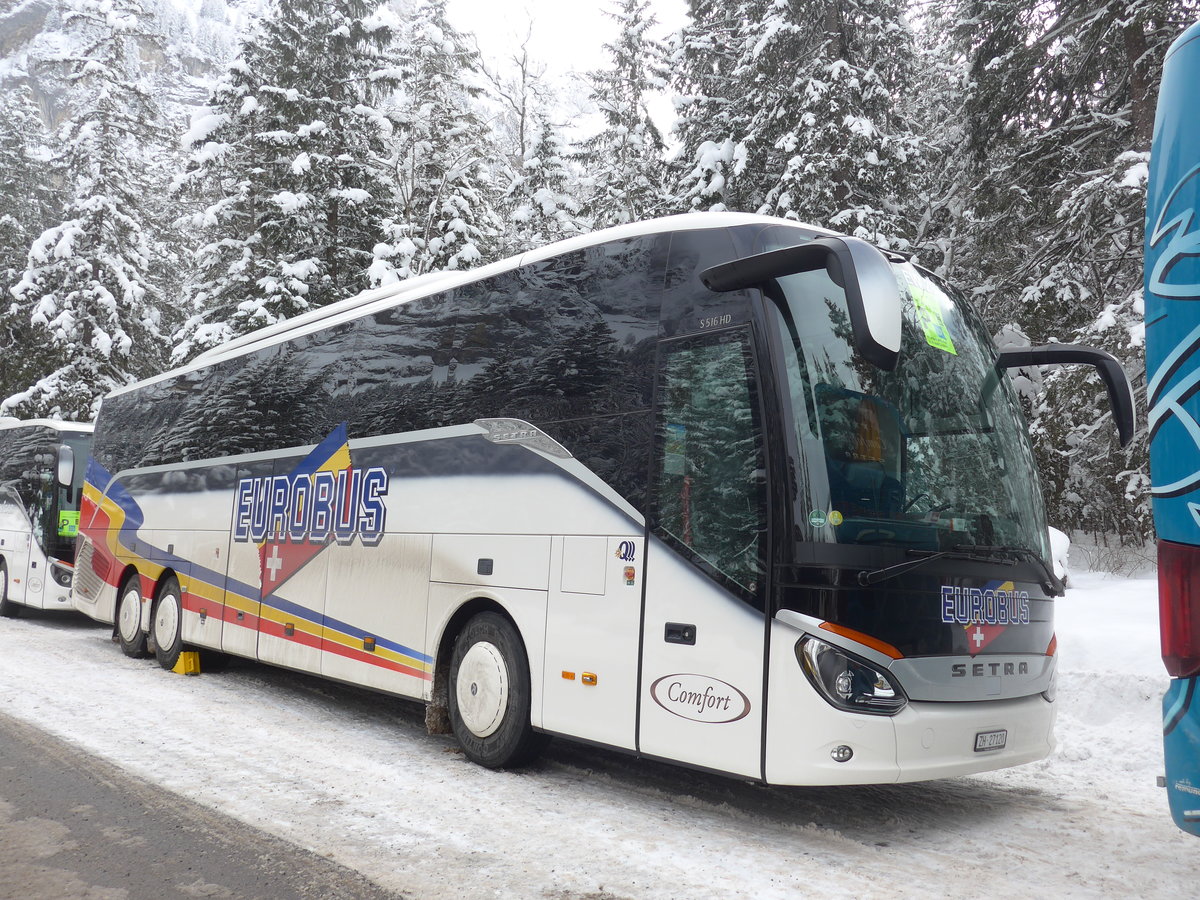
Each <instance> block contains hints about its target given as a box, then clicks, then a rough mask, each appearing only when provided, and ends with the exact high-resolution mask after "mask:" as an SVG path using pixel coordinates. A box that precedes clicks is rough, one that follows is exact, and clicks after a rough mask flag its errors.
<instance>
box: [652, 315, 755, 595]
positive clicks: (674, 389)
mask: <svg viewBox="0 0 1200 900" xmlns="http://www.w3.org/2000/svg"><path fill="white" fill-rule="evenodd" d="M660 353H661V357H660V359H661V369H660V372H661V375H660V379H661V380H660V383H659V392H658V411H657V417H656V424H657V432H658V433H657V438H656V442H655V447H656V453H655V466H654V480H655V491H654V498H655V507H656V509H655V513H656V515H655V516H654V518H653V521H654V530H655V532H656V533H657V534H658V536H659V537H661V538H663V539H664V540H665V541H667V543H668V544H670V545H671V546H672V547H674V548H675V549H678V550H681V551H682V552H683V553H684V554H685V555H687V556H689V557H691V558H692V559H693V561H695V562H697V563H698V564H699V565H700V567H701V568H702V569H704V570H705V571H707V572H708V573H709V574H710V575H713V576H714V577H715V578H716V579H717V580H718V581H720V582H721V583H722V584H724V585H725V586H726V587H729V588H730V589H731V590H734V591H735V592H736V593H738V594H740V595H741V596H742V597H743V598H744V599H746V600H748V601H750V602H752V603H753V604H755V605H756V606H760V607H761V605H762V581H763V579H762V572H763V569H764V563H763V559H764V554H765V535H766V521H767V497H766V479H765V477H764V472H765V464H764V460H763V452H762V446H763V441H762V425H761V420H760V414H759V408H758V397H757V392H756V389H755V383H754V375H753V367H752V357H751V352H750V347H749V339H748V334H747V332H746V330H745V329H737V330H735V331H727V332H724V333H722V334H711V335H706V336H704V337H703V338H698V339H685V340H680V341H672V342H664V343H663V344H662V345H661V349H660Z"/></svg>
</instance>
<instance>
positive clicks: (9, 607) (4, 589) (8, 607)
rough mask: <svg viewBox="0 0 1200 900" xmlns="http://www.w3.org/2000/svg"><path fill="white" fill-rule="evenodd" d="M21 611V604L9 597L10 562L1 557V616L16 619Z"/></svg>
mask: <svg viewBox="0 0 1200 900" xmlns="http://www.w3.org/2000/svg"><path fill="white" fill-rule="evenodd" d="M20 613H21V607H20V605H18V604H16V603H14V602H13V601H12V600H9V599H8V564H7V563H5V562H4V560H2V559H0V616H4V617H5V618H7V619H15V618H16V617H17V616H18V615H20Z"/></svg>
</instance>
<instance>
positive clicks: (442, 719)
mask: <svg viewBox="0 0 1200 900" xmlns="http://www.w3.org/2000/svg"><path fill="white" fill-rule="evenodd" d="M488 611H490V612H495V613H498V614H499V615H502V616H508V613H507V611H506V610H505V609H504V607H503V606H501V605H500V604H499V603H497V602H496V601H495V600H492V599H491V598H489V597H475V598H473V599H471V600H468V601H467V602H466V603H464V604H463V605H462V606H460V607H459V608H458V609H456V610H455V611H454V615H452V616H451V617H450V621H448V622H447V623H446V627H445V628H444V629H442V635H441V638H440V639H439V640H438V645H437V653H436V654H435V655H434V660H433V685H432V690H431V693H430V698H429V705H428V706H426V707H425V728H426V730H427V731H428V732H429V733H430V734H453V733H454V732H453V729H452V728H451V727H450V657H451V656H452V655H453V653H454V643H455V641H457V640H458V636H459V635H460V634H461V633H462V630H463V629H464V628H466V627H467V623H468V622H469V621H471V619H472V618H474V617H475V616H476V615H478V614H479V613H482V612H488Z"/></svg>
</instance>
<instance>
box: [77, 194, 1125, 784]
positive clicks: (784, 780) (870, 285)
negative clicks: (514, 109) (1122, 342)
mask: <svg viewBox="0 0 1200 900" xmlns="http://www.w3.org/2000/svg"><path fill="white" fill-rule="evenodd" d="M1064 354H1065V355H1064ZM1068 357H1069V359H1068ZM1061 361H1082V362H1091V363H1094V364H1096V365H1098V366H1099V367H1100V368H1101V372H1102V374H1104V375H1105V377H1106V379H1107V381H1108V384H1109V388H1110V396H1111V397H1112V398H1113V400H1114V401H1115V403H1116V405H1117V407H1118V408H1117V415H1116V416H1115V417H1114V418H1115V419H1116V420H1117V421H1118V422H1119V424H1120V427H1121V429H1122V437H1123V438H1125V439H1128V437H1129V434H1130V433H1131V431H1132V406H1131V403H1132V400H1131V395H1130V392H1129V386H1128V382H1127V381H1126V380H1125V379H1124V376H1123V373H1121V371H1120V368H1119V366H1117V365H1116V363H1115V361H1113V360H1112V358H1111V357H1108V356H1106V355H1104V354H1101V353H1099V352H1097V351H1090V350H1087V349H1085V348H1063V347H1058V348H1053V349H1051V350H1046V349H1044V348H1043V349H1033V350H1026V351H1022V352H1021V353H1019V354H1003V355H1001V356H999V357H998V356H997V354H996V351H995V349H994V348H993V346H992V344H991V341H990V339H989V337H988V335H987V332H986V331H985V330H984V328H983V325H982V323H981V322H980V320H979V318H978V316H977V315H976V313H975V312H974V311H973V310H972V309H971V307H970V305H969V304H968V303H967V302H966V301H965V300H964V298H963V297H962V295H960V294H959V293H958V292H956V291H955V290H954V289H952V288H950V287H949V286H947V285H946V284H944V283H943V282H941V281H940V280H939V279H938V278H937V277H936V276H934V275H932V274H930V273H929V272H926V271H924V270H922V269H920V268H919V267H917V266H915V265H913V264H911V263H910V262H908V261H906V260H905V259H903V258H901V257H898V256H892V255H885V254H884V253H882V252H880V251H879V250H877V249H875V248H873V247H872V246H870V245H869V244H866V243H864V242H862V241H859V240H856V239H854V238H848V237H842V236H838V235H835V234H832V233H830V232H827V231H823V230H821V229H817V228H813V227H808V226H802V225H798V224H796V223H791V222H785V221H781V220H778V219H771V218H764V217H757V216H747V215H738V214H715V213H714V214H703V215H689V216H681V217H674V218H668V219H661V220H656V221H649V222H643V223H639V224H635V225H630V226H624V227H619V228H616V229H611V230H608V231H603V232H599V233H596V234H592V235H588V236H586V237H581V238H577V239H572V240H569V241H566V242H563V243H560V244H555V245H553V246H550V247H547V248H544V249H542V250H538V251H534V252H530V253H526V254H524V255H522V256H518V257H514V258H512V259H509V260H505V261H503V262H499V263H496V264H494V265H490V266H486V267H484V268H481V269H478V270H475V271H471V272H467V273H448V274H440V275H436V276H430V277H427V278H424V279H417V280H415V281H412V282H408V283H404V284H400V285H397V286H393V287H389V288H384V289H380V290H377V291H374V292H371V293H367V294H364V295H362V296H359V297H355V298H352V299H349V300H347V301H344V302H342V303H340V304H335V305H333V306H330V307H327V308H324V309H321V310H317V311H314V312H312V313H309V314H307V315H304V316H300V317H298V318H296V319H293V320H291V321H288V322H286V323H282V324H280V325H277V326H273V327H270V328H267V329H264V330H263V331H260V332H257V333H255V334H252V335H249V336H246V337H243V338H239V339H237V340H235V341H232V342H230V343H229V344H226V345H224V346H222V347H218V348H216V349H214V350H212V351H209V352H208V353H206V354H204V355H203V356H202V357H200V358H198V359H196V360H195V361H193V362H192V363H190V364H189V365H187V366H185V367H183V368H180V369H177V370H175V371H172V372H169V373H167V374H165V375H163V376H161V377H158V378H154V379H150V380H148V381H145V382H142V383H140V384H137V385H134V386H132V387H130V388H127V389H123V390H121V391H118V392H115V393H114V394H112V395H110V396H109V397H107V398H105V400H104V403H103V406H102V409H101V411H100V414H99V417H98V419H97V426H96V427H97V430H96V438H95V444H94V448H93V456H92V459H91V461H90V463H89V468H88V475H87V483H86V487H85V497H84V507H83V516H82V520H81V526H80V534H81V540H80V550H79V553H80V558H79V566H78V569H79V574H78V576H77V578H76V584H75V591H74V600H75V604H76V606H77V607H78V608H79V609H80V610H82V611H83V612H85V613H87V614H88V615H90V616H92V617H93V618H95V619H98V620H100V621H103V622H110V623H113V624H114V632H115V634H116V636H117V637H118V638H119V640H120V643H121V645H122V647H123V649H124V651H125V652H126V653H127V654H130V655H134V656H137V655H143V654H146V653H154V654H155V655H156V656H157V657H158V659H159V661H160V662H161V664H162V665H163V666H164V667H167V668H171V667H173V666H174V665H175V663H176V662H177V660H178V656H179V653H180V652H181V651H182V650H183V649H185V648H189V647H190V648H205V649H208V650H211V651H220V652H224V653H228V654H235V655H238V656H244V657H248V658H251V659H257V660H260V661H262V662H266V663H272V664H275V665H280V666H285V667H289V668H293V669H297V670H301V671H304V672H311V673H315V674H319V675H323V676H325V677H328V678H332V679H337V680H340V681H345V682H351V683H354V684H359V685H364V686H367V687H371V688H375V689H378V690H380V691H385V692H388V693H391V694H396V695H400V696H405V697H411V698H414V699H416V700H421V701H424V702H425V703H426V704H427V705H428V721H429V723H430V727H431V728H432V729H435V730H436V729H439V728H442V727H444V726H445V724H446V723H447V721H448V725H449V727H450V728H451V729H452V730H453V732H454V734H455V735H456V737H457V738H458V740H459V742H460V743H461V744H462V746H463V748H464V750H465V752H466V754H467V755H468V756H469V757H470V758H471V759H473V760H475V761H477V762H479V763H482V764H484V765H488V766H512V765H517V764H519V763H522V762H525V761H527V760H529V759H531V758H532V757H533V756H535V755H536V753H537V752H538V750H539V749H540V748H541V746H542V744H543V743H544V741H545V740H546V737H547V736H550V735H558V736H564V737H568V738H572V739H575V740H580V741H586V742H590V743H593V744H598V745H604V746H608V747H612V748H615V749H619V750H622V751H626V752H629V753H634V754H637V755H640V756H643V757H651V758H657V759H663V760H670V761H674V762H678V763H682V764H685V765H689V766H694V767H697V768H702V769H707V770H713V771H717V772H722V773H728V774H732V775H736V776H739V777H745V778H751V779H758V780H761V781H764V782H769V783H777V784H851V783H880V782H894V781H914V780H920V779H928V778H939V777H944V776H949V775H958V774H964V773H970V772H978V771H981V770H986V769H994V768H999V767H1003V766H1009V765H1014V764H1017V763H1023V762H1028V761H1031V760H1035V759H1038V758H1041V757H1043V756H1045V755H1046V754H1047V753H1048V752H1049V751H1050V749H1051V748H1052V746H1053V722H1054V709H1055V707H1054V671H1055V646H1056V644H1055V637H1054V627H1053V608H1054V601H1053V597H1054V596H1055V595H1056V594H1057V593H1059V592H1060V591H1061V584H1060V583H1059V582H1058V580H1057V579H1056V578H1055V576H1054V574H1053V572H1052V571H1051V569H1050V566H1049V558H1048V554H1049V548H1048V543H1047V531H1046V522H1045V517H1044V513H1043V509H1042V500H1041V494H1040V491H1039V489H1038V485H1037V475H1036V472H1035V471H1034V465H1033V456H1032V453H1031V451H1030V446H1029V442H1028V438H1027V435H1026V426H1025V423H1024V421H1023V419H1022V416H1021V412H1020V407H1019V405H1018V403H1017V401H1016V399H1015V397H1014V395H1013V392H1012V390H1011V389H1010V386H1009V384H1008V379H1007V378H1006V377H1004V376H1003V374H1002V371H1003V368H1004V367H1005V366H1010V365H1025V366H1028V365H1032V364H1037V363H1039V362H1061Z"/></svg>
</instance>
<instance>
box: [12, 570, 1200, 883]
mask: <svg viewBox="0 0 1200 900" xmlns="http://www.w3.org/2000/svg"><path fill="white" fill-rule="evenodd" d="M1073 578H1074V580H1073V585H1074V586H1073V587H1072V589H1071V590H1070V591H1069V593H1068V595H1067V597H1066V598H1065V599H1063V600H1062V601H1060V603H1059V606H1058V626H1057V627H1058V645H1059V653H1060V680H1059V702H1060V710H1059V724H1058V738H1059V742H1060V746H1059V749H1058V750H1057V751H1056V752H1055V754H1054V755H1053V756H1051V757H1050V758H1049V759H1047V760H1045V761H1043V762H1040V763H1035V764H1032V765H1027V766H1023V767H1019V768H1016V769H1010V770H1007V771H1002V772H996V773H990V774H987V775H980V776H974V777H969V778H957V779H949V780H944V781H938V782H931V783H925V784H911V785H890V786H882V787H871V788H766V787H761V786H757V785H752V784H748V783H744V782H740V781H737V780H733V779H725V778H720V777H717V776H710V775H704V774H697V773H695V772H690V771H687V770H684V769H679V768H675V767H672V766H667V765H662V764H656V763H644V762H638V761H635V760H631V759H629V758H627V757H624V756H621V755H618V754H615V753H609V752H606V751H600V750H595V749H590V748H584V747H576V746H571V745H569V744H567V743H565V742H561V741H559V742H555V743H554V744H553V745H551V748H550V749H549V751H548V752H547V754H546V757H545V758H544V760H543V761H541V762H540V763H538V764H537V765H535V766H534V767H532V768H530V769H527V770H525V771H523V772H520V773H514V772H492V771H487V770H485V769H481V768H478V767H477V766H474V765H473V764H471V763H469V762H467V761H466V760H465V759H464V758H463V757H462V756H461V754H460V753H459V752H458V750H457V748H456V746H455V744H454V742H453V739H452V738H449V737H441V736H438V737H431V736H429V735H427V734H426V733H425V729H424V726H423V721H424V720H423V711H422V709H421V708H420V707H419V706H417V705H415V704H409V703H406V702H403V701H399V700H394V699H391V698H387V697H381V696H378V695H373V694H369V693H366V692H362V691H358V690H355V689H353V688H347V687H343V686H339V685H333V684H329V683H325V682H321V681H319V680H316V679H311V678H307V677H303V676H299V675H296V674H293V673H288V672H283V671H280V670H276V669H272V668H269V667H265V666H257V665H254V664H251V663H244V662H235V663H234V664H233V665H232V666H231V667H230V668H229V670H228V671H226V672H224V673H221V674H206V675H203V676H201V677H199V678H186V677H183V676H179V675H173V674H170V673H167V672H164V671H163V670H162V669H160V668H159V667H158V665H157V664H156V663H155V662H153V661H152V660H150V661H146V660H131V659H127V658H126V657H124V656H123V655H122V654H121V652H120V650H119V649H118V648H117V647H116V646H114V645H113V644H112V643H110V641H109V630H108V629H107V628H105V627H103V626H99V625H96V624H95V623H92V622H90V621H89V620H86V619H83V618H81V617H77V616H75V615H74V614H49V613H46V614H41V613H26V614H25V616H24V617H23V618H20V619H17V620H9V619H0V710H2V711H4V712H6V713H8V714H10V715H13V716H16V717H19V718H22V719H25V720H27V721H29V722H32V723H34V724H37V725H39V726H41V727H42V728H45V729H47V730H49V731H51V732H53V733H55V734H57V735H59V736H61V737H63V738H65V739H66V740H68V741H70V742H72V743H75V744H77V745H80V746H82V747H83V748H85V749H87V750H89V751H91V752H92V753H95V754H97V755H99V756H101V757H104V758H106V759H108V760H110V761H111V762H113V763H115V764H117V765H120V766H122V767H123V768H125V769H126V770H128V771H130V772H132V773H134V774H136V775H139V776H141V777H143V778H145V779H148V780H149V781H151V782H154V783H157V784H160V785H162V786H163V788H164V789H167V790H170V791H174V792H176V793H178V794H182V795H184V796H186V797H189V798H191V799H193V800H196V801H199V802H200V803H203V804H206V805H208V806H210V807H213V808H215V809H219V810H221V811H222V812H225V813H227V814H230V815H233V816H235V817H237V818H239V819H241V820H243V821H245V822H248V823H250V824H252V825H255V826H257V827H260V828H262V829H265V830H266V831H269V832H271V833H273V834H276V835H279V836H280V837H283V838H285V839H288V840H291V841H293V842H295V843H297V844H299V845H301V846H304V847H306V848H309V849H311V850H315V851H316V852H318V853H323V854H325V855H327V856H329V857H331V858H333V859H335V860H337V861H338V862H340V863H343V864H345V865H348V866H351V867H353V868H355V869H357V870H359V871H361V872H362V873H363V874H365V875H366V876H367V877H369V878H372V879H374V880H375V881H377V882H378V883H379V884H381V885H383V886H385V887H387V888H391V889H394V890H398V891H403V892H405V893H406V894H408V895H410V896H413V897H419V898H422V900H427V898H439V897H445V898H458V897H466V898H476V897H478V898H485V897H486V898H527V897H546V898H552V900H572V898H577V900H618V898H631V900H633V898H636V900H642V898H650V900H657V898H679V900H684V898H686V900H701V898H727V897H754V898H764V900H766V898H784V897H789V898H790V897H798V896H820V897H822V898H836V897H927V896H938V897H984V896H986V897H998V896H1005V895H1010V894H1017V893H1020V894H1024V895H1026V896H1030V895H1032V896H1056V897H1062V896H1072V897H1097V896H1100V897H1127V896H1131V895H1137V896H1140V897H1163V898H1171V900H1177V898H1179V897H1183V896H1193V895H1194V894H1195V890H1196V888H1195V885H1196V882H1197V881H1198V880H1200V845H1198V844H1197V843H1196V841H1195V839H1194V838H1192V837H1189V836H1187V835H1185V834H1183V833H1181V832H1179V831H1177V830H1176V829H1175V827H1174V825H1172V823H1171V820H1170V816H1169V814H1168V812H1167V804H1166V797H1165V794H1164V792H1163V791H1162V790H1161V789H1160V788H1158V787H1156V785H1155V777H1156V776H1157V775H1159V774H1160V773H1161V771H1162V749H1161V740H1162V739H1161V717H1160V701H1161V695H1162V692H1163V690H1164V689H1165V687H1166V683H1167V679H1166V675H1165V673H1164V671H1163V669H1162V666H1161V663H1160V662H1159V657H1158V638H1157V631H1158V617H1157V605H1156V598H1155V589H1156V585H1155V581H1154V579H1153V578H1148V579H1117V578H1109V577H1105V576H1100V575H1088V574H1086V573H1084V574H1076V575H1074V576H1073Z"/></svg>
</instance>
